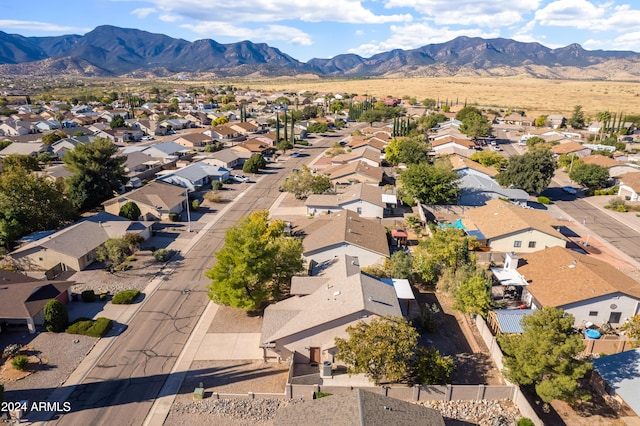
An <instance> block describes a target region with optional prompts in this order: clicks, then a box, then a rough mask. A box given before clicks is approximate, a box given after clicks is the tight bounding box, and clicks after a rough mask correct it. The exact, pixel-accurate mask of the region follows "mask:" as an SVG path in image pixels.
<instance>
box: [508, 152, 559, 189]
mask: <svg viewBox="0 0 640 426" xmlns="http://www.w3.org/2000/svg"><path fill="white" fill-rule="evenodd" d="M555 169H556V162H555V160H554V159H553V154H552V153H551V151H550V150H548V149H544V148H540V149H534V150H532V151H529V152H526V153H524V154H523V155H514V156H511V157H509V160H508V162H507V168H506V170H505V171H502V172H500V173H498V175H497V176H496V180H497V181H498V183H499V184H500V185H502V186H510V185H513V186H514V187H516V188H520V189H522V190H524V191H526V192H528V193H533V194H539V193H541V192H542V191H544V190H545V189H546V188H547V187H548V186H549V183H550V182H551V178H552V177H553V173H554V172H555Z"/></svg>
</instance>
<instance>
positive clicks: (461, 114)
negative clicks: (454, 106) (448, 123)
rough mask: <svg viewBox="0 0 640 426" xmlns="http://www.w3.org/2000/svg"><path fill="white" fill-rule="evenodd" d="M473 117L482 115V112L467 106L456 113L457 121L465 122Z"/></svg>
mask: <svg viewBox="0 0 640 426" xmlns="http://www.w3.org/2000/svg"><path fill="white" fill-rule="evenodd" d="M471 115H482V111H480V110H479V109H478V108H476V107H474V106H471V105H469V106H465V107H464V108H462V109H461V110H460V111H458V112H457V113H456V120H459V121H463V122H464V120H465V119H466V118H467V117H469V116H471Z"/></svg>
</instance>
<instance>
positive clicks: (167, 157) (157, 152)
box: [122, 142, 190, 164]
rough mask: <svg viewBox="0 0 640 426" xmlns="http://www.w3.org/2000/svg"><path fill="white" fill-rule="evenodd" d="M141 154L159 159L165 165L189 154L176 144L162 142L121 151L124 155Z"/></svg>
mask: <svg viewBox="0 0 640 426" xmlns="http://www.w3.org/2000/svg"><path fill="white" fill-rule="evenodd" d="M136 151H137V152H142V153H143V154H146V155H148V156H149V157H152V158H161V159H162V161H163V162H164V163H165V164H168V163H171V162H175V161H176V160H177V159H179V158H183V157H185V156H187V154H188V153H189V152H190V150H189V148H186V147H184V146H182V145H180V144H179V143H176V142H162V143H157V144H154V145H149V146H131V147H127V148H125V149H124V150H122V153H123V154H124V155H127V154H129V153H131V152H136Z"/></svg>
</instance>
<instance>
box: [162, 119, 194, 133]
mask: <svg viewBox="0 0 640 426" xmlns="http://www.w3.org/2000/svg"><path fill="white" fill-rule="evenodd" d="M160 126H161V127H164V128H166V129H169V130H182V129H188V128H189V127H191V122H190V121H189V120H187V119H185V118H170V119H167V120H164V121H162V122H161V123H160Z"/></svg>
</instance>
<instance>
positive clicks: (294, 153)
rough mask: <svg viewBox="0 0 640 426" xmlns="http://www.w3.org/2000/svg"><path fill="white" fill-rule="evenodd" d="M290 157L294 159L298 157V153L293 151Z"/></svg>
mask: <svg viewBox="0 0 640 426" xmlns="http://www.w3.org/2000/svg"><path fill="white" fill-rule="evenodd" d="M291 156H292V157H294V158H296V157H300V153H299V152H298V151H295V152H293V153H291Z"/></svg>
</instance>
